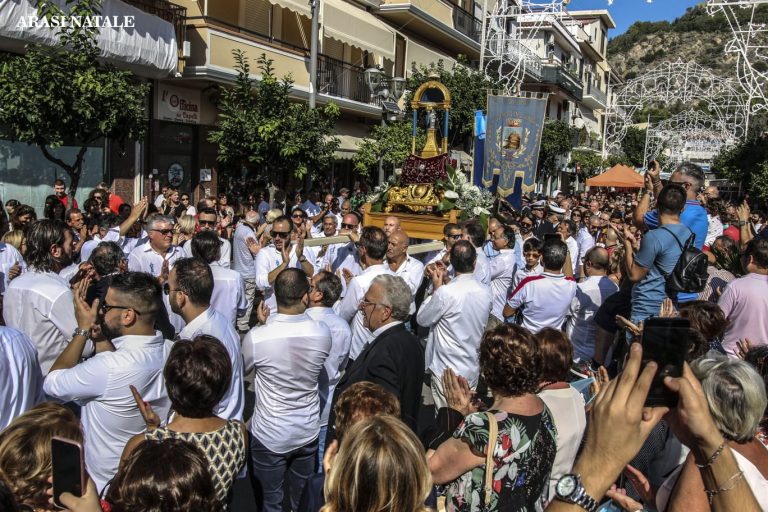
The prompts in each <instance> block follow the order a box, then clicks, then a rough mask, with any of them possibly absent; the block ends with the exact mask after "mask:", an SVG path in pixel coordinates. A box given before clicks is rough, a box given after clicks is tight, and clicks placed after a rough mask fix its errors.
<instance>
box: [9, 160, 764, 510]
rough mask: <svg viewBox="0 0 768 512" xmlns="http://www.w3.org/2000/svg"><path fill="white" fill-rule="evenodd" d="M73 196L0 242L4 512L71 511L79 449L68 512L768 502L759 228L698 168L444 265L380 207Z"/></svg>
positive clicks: (456, 249) (650, 179)
mask: <svg viewBox="0 0 768 512" xmlns="http://www.w3.org/2000/svg"><path fill="white" fill-rule="evenodd" d="M53 190H54V193H53V194H52V195H51V196H49V197H48V199H47V200H46V202H45V208H44V211H43V212H42V216H41V218H40V219H39V220H38V219H37V212H36V211H35V210H34V208H31V207H30V206H27V205H23V204H20V203H19V202H18V201H15V200H13V199H11V200H9V201H7V202H6V204H5V210H6V214H7V215H5V216H3V217H2V218H3V219H6V220H5V221H4V222H3V223H2V226H0V229H2V230H3V231H4V232H5V233H4V235H3V236H2V243H0V272H2V274H3V275H2V280H0V283H2V285H1V289H0V292H1V294H0V295H1V296H2V318H3V322H4V326H1V327H0V375H2V376H3V378H2V382H1V383H0V504H2V509H3V510H9V511H13V510H34V511H40V510H49V509H50V508H51V507H52V506H53V502H52V493H53V490H52V486H53V487H54V488H55V487H56V482H55V481H52V478H51V475H52V464H54V462H53V461H52V453H51V440H52V438H53V437H63V438H66V439H69V440H71V441H73V442H75V443H80V444H81V445H82V447H83V451H84V464H85V468H86V471H87V475H88V481H87V484H86V486H85V488H84V489H83V490H82V493H81V496H75V495H73V494H71V493H65V494H63V495H62V496H61V503H62V505H63V506H64V507H66V509H68V510H70V511H72V512H92V511H115V512H123V511H126V512H128V511H131V512H141V511H163V512H172V511H178V512H181V511H190V510H202V511H223V510H238V505H237V504H238V503H241V501H242V498H240V499H239V498H238V496H237V494H238V493H239V492H240V491H238V490H237V489H238V488H241V486H239V485H238V482H246V486H250V487H249V488H250V489H251V490H252V500H253V501H255V503H253V505H254V507H253V508H254V509H256V510H263V511H266V512H277V511H283V510H286V511H295V512H318V511H320V510H322V511H324V512H378V511H390V512H416V511H422V510H429V509H436V510H438V511H442V510H447V511H459V512H470V511H480V510H484V511H496V510H498V511H505V512H506V511H534V510H544V509H546V510H549V511H560V510H563V511H565V510H569V511H570V510H574V511H576V510H587V511H595V510H598V507H601V506H602V507H603V508H601V510H627V511H630V512H637V511H639V510H646V509H648V510H659V511H676V510H682V509H683V508H685V509H687V510H696V511H698V510H702V511H704V510H729V511H730V510H739V511H742V510H744V511H752V510H763V511H768V448H767V447H766V446H768V398H766V383H767V382H768V293H765V291H766V285H768V226H767V225H766V224H765V216H764V215H763V214H762V213H760V212H757V211H752V210H751V209H750V207H749V205H748V203H747V202H746V201H744V202H742V203H740V204H734V205H731V204H729V203H727V202H725V201H724V200H722V199H721V198H720V197H719V193H718V190H717V189H716V188H715V187H705V181H704V174H703V172H702V171H701V169H700V168H698V167H697V166H695V165H692V164H683V165H681V166H680V167H679V168H678V169H677V170H676V171H675V172H674V173H672V175H671V177H670V179H669V180H668V181H667V182H666V183H664V182H663V181H662V180H661V178H660V169H659V167H658V165H653V166H652V167H651V168H650V169H648V171H647V172H646V174H645V186H644V188H643V189H641V190H640V191H639V193H631V194H630V193H617V192H582V193H572V194H565V193H562V192H560V191H555V192H554V193H553V194H550V195H549V196H548V197H544V196H540V195H539V196H536V195H531V196H526V197H524V198H523V204H522V207H521V208H513V207H512V206H511V205H509V204H508V203H506V202H505V201H503V200H499V201H498V202H497V206H496V208H495V209H494V214H493V215H492V216H491V218H490V219H488V220H487V221H486V219H485V218H473V219H469V220H467V221H464V222H461V223H460V224H453V223H447V224H445V226H444V228H443V238H442V240H441V242H442V249H440V250H436V251H432V252H426V251H423V250H422V249H421V248H420V247H419V244H420V242H431V241H426V240H422V241H419V240H414V239H412V238H411V237H410V236H409V234H408V233H407V232H406V231H405V230H404V228H403V226H401V224H400V220H399V218H398V217H397V216H396V215H392V216H390V217H387V218H386V220H385V221H384V223H383V226H382V227H375V226H363V225H362V224H363V223H362V219H363V216H362V215H361V209H362V208H364V207H365V206H364V204H363V200H362V199H363V191H362V190H360V189H356V190H355V191H354V192H351V191H350V190H349V189H347V188H341V189H340V190H333V189H332V188H331V187H329V188H328V190H324V191H323V192H322V193H320V191H316V190H313V191H309V192H308V193H306V194H305V193H302V192H299V193H295V194H287V193H285V191H281V190H276V189H274V188H266V187H265V188H258V187H257V184H253V186H250V185H249V186H246V187H238V189H237V190H235V191H233V192H234V193H232V194H227V193H221V194H218V195H217V196H211V197H205V198H202V199H201V200H200V201H198V202H197V203H196V204H194V205H192V204H190V197H191V196H190V194H186V193H182V192H180V191H178V190H175V189H172V188H170V187H164V188H163V190H162V193H161V194H160V195H158V197H157V198H155V200H153V201H149V200H148V199H147V198H143V199H141V200H140V201H138V202H137V203H136V204H135V205H128V204H126V203H124V201H123V200H122V199H120V198H119V197H118V196H117V195H116V194H114V193H111V192H110V191H109V188H108V186H107V184H101V185H99V186H98V187H97V188H95V189H94V190H93V191H92V192H91V193H90V194H89V196H88V199H87V200H86V201H85V202H84V204H83V208H82V209H80V208H78V205H77V203H76V202H75V201H74V200H73V199H71V198H69V197H68V196H67V195H66V193H65V183H64V182H62V181H60V180H57V181H56V183H55V184H54V188H53ZM70 201H71V203H70ZM681 262H683V263H684V264H683V263H681ZM697 265H698V267H697ZM697 272H698V273H697ZM697 277H698V281H697V280H696V279H695V278H697ZM691 283H695V284H693V285H692V284H691ZM696 283H698V284H696ZM655 317H661V318H667V319H669V318H679V319H683V320H684V321H685V325H686V327H685V329H686V330H685V332H686V333H687V334H685V335H682V336H681V338H680V339H666V340H664V344H665V345H666V346H667V348H668V351H675V350H678V351H680V352H681V353H682V354H684V355H685V356H684V359H685V364H684V366H683V367H682V374H680V375H672V376H670V375H669V374H666V373H665V375H667V376H666V378H664V379H663V381H662V380H660V379H659V378H657V376H656V374H657V371H658V372H661V370H659V365H658V364H657V363H659V361H654V360H648V358H646V359H644V358H643V351H644V349H646V347H645V346H644V344H643V343H642V342H643V339H644V337H643V329H644V325H645V324H646V322H649V319H650V318H655ZM649 325H650V322H649ZM649 329H650V327H649ZM664 371H665V372H666V371H667V370H666V369H664ZM659 386H661V387H662V388H663V390H666V392H667V394H670V395H672V396H674V399H675V400H674V403H675V405H674V406H672V405H671V404H668V405H666V406H659V405H658V404H656V403H654V404H653V405H654V406H653V407H650V406H646V398H647V396H648V394H649V391H650V390H651V389H652V388H654V392H658V391H659V390H658V389H656V388H659ZM249 496H250V495H249ZM601 504H602V505H601ZM249 510H250V508H249Z"/></svg>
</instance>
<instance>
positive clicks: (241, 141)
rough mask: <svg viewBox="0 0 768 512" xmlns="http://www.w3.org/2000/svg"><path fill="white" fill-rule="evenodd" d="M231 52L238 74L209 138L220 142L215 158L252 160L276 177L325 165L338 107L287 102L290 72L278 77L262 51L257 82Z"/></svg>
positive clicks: (240, 56) (244, 60)
mask: <svg viewBox="0 0 768 512" xmlns="http://www.w3.org/2000/svg"><path fill="white" fill-rule="evenodd" d="M232 55H233V57H234V59H235V69H236V70H237V79H236V81H235V85H234V87H232V88H227V89H224V90H222V93H221V101H220V103H219V118H218V121H217V125H216V128H215V129H214V130H212V131H211V132H210V134H209V138H208V140H210V141H211V142H213V143H215V144H218V146H219V156H218V159H219V161H220V162H222V163H225V164H234V165H241V164H243V163H245V162H250V163H253V164H256V165H257V166H259V167H260V168H261V169H262V171H263V174H264V175H265V177H267V178H269V179H271V180H275V181H278V178H282V177H286V175H287V174H288V173H293V175H294V176H296V177H297V178H301V177H303V176H305V175H306V174H307V173H311V174H313V175H317V174H318V173H319V171H321V170H322V169H324V168H326V167H327V166H328V165H330V163H331V160H332V159H333V153H334V151H336V149H337V148H338V147H339V139H338V138H336V137H333V136H332V133H333V127H334V124H335V122H336V119H338V117H339V108H338V106H336V104H334V103H327V104H326V105H325V106H324V107H323V108H322V109H319V108H316V109H311V108H309V106H308V105H307V104H306V103H303V102H292V101H291V100H290V99H289V95H290V93H291V91H292V90H293V79H292V78H291V77H290V75H287V76H284V77H283V78H282V79H278V78H277V76H275V72H274V68H273V66H272V60H271V59H268V58H267V56H266V55H265V54H262V55H261V56H259V58H258V59H257V61H256V62H257V66H258V69H259V72H260V74H261V81H260V82H258V83H257V82H256V81H255V80H253V79H252V78H250V71H251V67H250V63H249V59H248V57H247V56H246V55H245V53H244V52H243V51H242V50H233V51H232Z"/></svg>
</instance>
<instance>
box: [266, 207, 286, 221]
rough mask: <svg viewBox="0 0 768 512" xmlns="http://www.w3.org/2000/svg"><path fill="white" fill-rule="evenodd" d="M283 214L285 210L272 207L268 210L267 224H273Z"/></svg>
mask: <svg viewBox="0 0 768 512" xmlns="http://www.w3.org/2000/svg"><path fill="white" fill-rule="evenodd" d="M282 215H283V210H281V209H280V208H272V209H271V210H269V211H268V212H267V224H272V222H274V220H275V219H276V218H278V217H281V216H282Z"/></svg>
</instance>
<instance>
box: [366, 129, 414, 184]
mask: <svg viewBox="0 0 768 512" xmlns="http://www.w3.org/2000/svg"><path fill="white" fill-rule="evenodd" d="M411 141H412V138H411V123H410V122H409V121H395V122H394V123H390V124H387V125H386V126H381V125H377V126H374V127H373V129H371V133H370V135H369V136H368V137H366V138H365V139H363V140H362V142H360V144H359V145H358V146H357V153H355V156H354V157H353V162H354V164H355V170H356V171H357V172H359V173H360V174H362V175H365V176H367V175H369V174H370V173H372V172H373V171H374V169H376V168H378V165H379V158H381V159H382V160H383V162H384V166H385V168H396V167H400V166H402V165H403V162H404V161H405V157H407V156H408V155H409V154H411V147H412V143H411ZM425 142H426V133H425V131H424V129H423V128H420V129H419V130H418V132H417V135H416V148H417V149H421V148H422V147H424V144H425Z"/></svg>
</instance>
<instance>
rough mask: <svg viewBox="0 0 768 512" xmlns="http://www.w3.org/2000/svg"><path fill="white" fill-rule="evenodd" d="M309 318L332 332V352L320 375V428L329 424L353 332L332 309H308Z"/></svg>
mask: <svg viewBox="0 0 768 512" xmlns="http://www.w3.org/2000/svg"><path fill="white" fill-rule="evenodd" d="M306 313H307V316H309V317H310V318H311V319H313V320H317V321H318V322H322V323H324V324H325V325H327V326H328V329H330V331H331V352H330V354H329V355H328V359H326V360H325V365H324V367H325V369H324V370H323V372H321V373H320V383H319V385H320V388H319V391H320V408H321V409H320V426H321V427H323V426H325V425H327V424H328V416H329V415H330V413H331V406H332V405H333V403H332V402H333V400H332V399H333V392H334V390H335V389H336V384H338V383H339V379H341V372H342V370H344V367H345V366H346V365H347V358H348V357H349V347H350V346H351V345H352V330H351V329H350V328H349V324H348V323H347V322H345V321H344V319H342V318H341V317H340V316H339V315H337V314H336V313H334V312H333V309H332V308H325V307H315V308H307V311H306Z"/></svg>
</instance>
